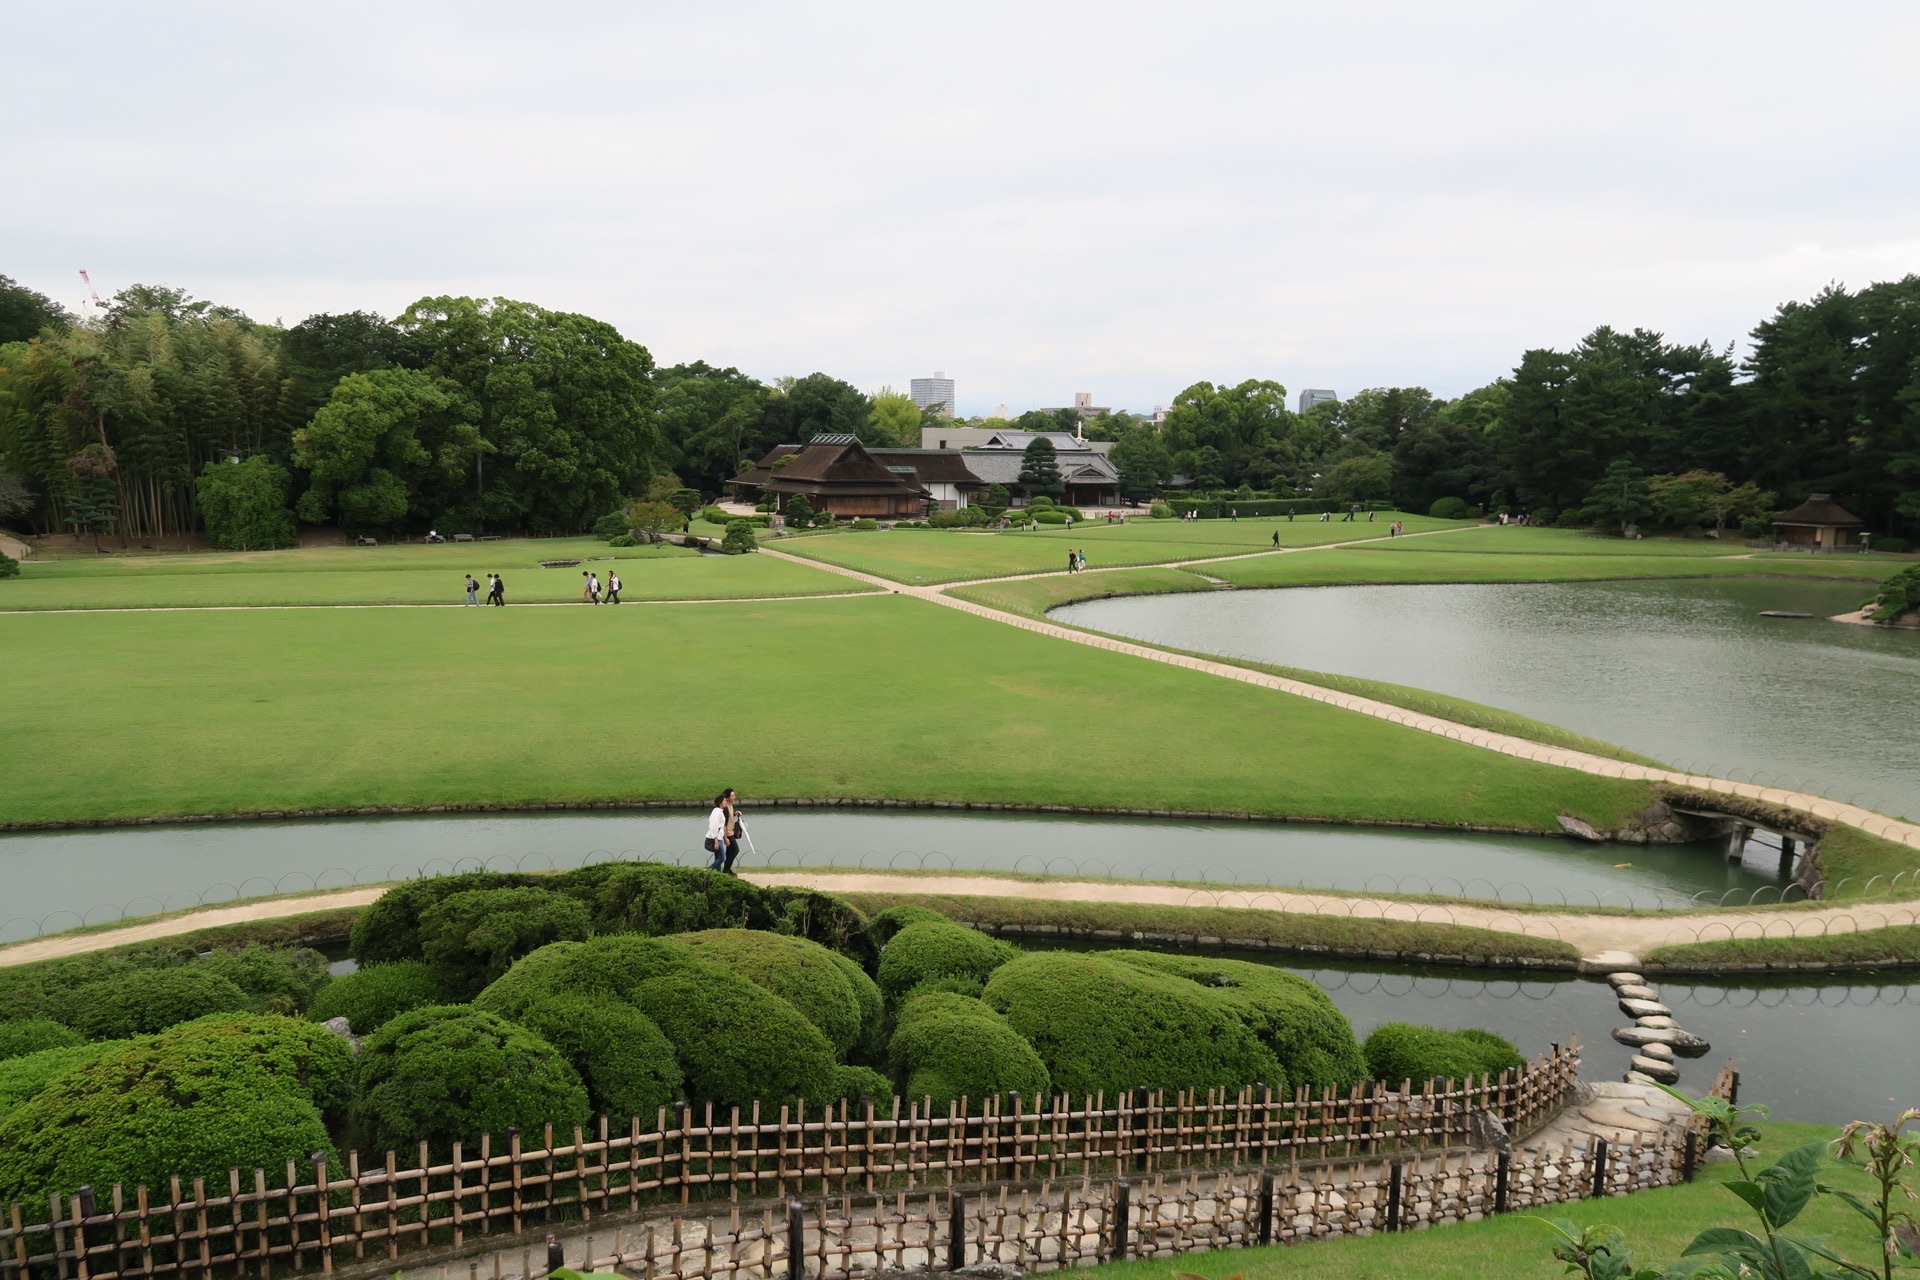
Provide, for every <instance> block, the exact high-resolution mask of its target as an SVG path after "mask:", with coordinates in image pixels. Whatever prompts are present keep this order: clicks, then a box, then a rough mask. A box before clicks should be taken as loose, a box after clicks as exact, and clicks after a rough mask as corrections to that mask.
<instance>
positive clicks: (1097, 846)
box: [0, 809, 1778, 942]
mask: <svg viewBox="0 0 1920 1280" xmlns="http://www.w3.org/2000/svg"><path fill="white" fill-rule="evenodd" d="M704 824H705V815H704V814H701V813H652V814H631V815H629V814H615V813H610V814H568V815H557V814H555V815H548V814H527V815H475V816H470V817H467V816H451V815H449V816H438V815H434V816H420V817H405V818H348V819H337V820H331V821H325V822H277V823H235V824H231V825H228V824H205V823H201V824H194V825H191V826H179V827H161V826H155V827H124V828H103V829H93V830H79V831H62V832H44V833H35V834H29V835H10V836H0V886H4V890H5V892H4V908H3V909H0V942H7V941H13V940H16V939H18V938H22V937H32V936H34V935H35V934H36V933H39V932H51V931H55V930H59V929H67V928H72V927H73V926H75V925H77V924H97V923H100V922H102V921H105V920H113V919H118V918H119V917H121V916H133V915H146V914H152V913H154V912H158V911H171V910H179V909H182V908H185V907H191V906H197V905H199V904H200V903H202V902H214V901H223V900H226V899H230V898H240V897H257V896H261V895H265V894H271V893H281V892H294V891H298V890H302V889H308V888H315V887H327V886H339V885H348V884H354V883H372V882H376V881H382V880H393V879H402V878H406V877H411V876H415V875H421V874H429V875H430V874H434V873H436V872H446V871H451V870H454V869H455V868H460V869H471V868H475V867H482V866H484V867H488V868H492V869H496V870H501V869H511V868H515V867H524V868H527V869H530V870H544V869H549V868H560V867H573V866H579V865H580V864H581V863H583V862H587V861H589V860H594V861H599V860H605V859H607V858H656V859H660V860H663V861H669V862H685V863H698V862H702V861H704V855H702V854H700V853H699V842H700V837H701V835H702V834H703V831H704ZM748 830H749V832H750V834H751V836H752V838H753V843H754V849H753V851H752V852H751V853H749V854H748V855H746V861H745V862H744V863H743V865H745V866H777V867H792V866H827V865H837V866H865V867H871V868H876V869H879V868H899V869H905V870H915V869H926V870H948V869H960V870H981V871H1034V872H1049V873H1052V874H1057V875H1094V876H1127V877H1137V878H1142V879H1156V880H1196V881H1215V882H1231V883H1241V884H1271V885H1274V886H1300V887H1305V888H1328V889H1351V890H1366V891H1370V892H1379V893H1386V892H1405V893H1442V894H1450V895H1456V896H1469V897H1478V898H1500V899H1505V900H1508V901H1516V902H1526V901H1537V902H1548V903H1559V902H1570V903H1578V904H1586V905H1595V904H1604V905H1608V906H1627V905H1640V906H1661V905H1668V906H1677V905H1684V904H1685V903H1687V902H1689V901H1691V900H1693V899H1694V898H1695V896H1696V895H1705V896H1708V897H1711V898H1715V899H1717V898H1718V896H1719V895H1721V894H1723V893H1725V892H1727V891H1728V890H1735V891H1739V892H1741V893H1750V892H1751V891H1753V890H1754V889H1757V888H1759V887H1760V886H1763V885H1768V884H1773V883H1777V881H1776V879H1775V873H1776V872H1777V870H1778V865H1777V864H1778V855H1777V854H1775V855H1773V857H1772V858H1771V860H1770V859H1769V857H1768V853H1767V851H1765V850H1761V849H1758V848H1756V849H1755V850H1754V851H1753V854H1752V859H1751V861H1750V862H1749V863H1748V864H1747V865H1744V866H1728V865H1726V864H1725V863H1724V862H1723V861H1722V860H1721V858H1720V857H1719V856H1718V851H1717V850H1716V849H1714V848H1711V847H1703V846H1684V847H1668V848H1625V847H1619V848H1616V847H1600V848H1596V847H1594V846H1591V845H1585V844H1580V843H1578V842H1576V841H1571V840H1563V839H1557V838H1549V837H1544V836H1485V835H1456V834H1452V833H1447V832H1430V831H1406V830H1400V829H1390V828H1369V827H1315V826H1304V825H1297V824H1281V823H1247V822H1169V821H1151V820H1133V819H1105V818H1070V817H1061V816H1050V815H1032V816H1028V815H1015V814H964V815H963V814H951V813H932V812H920V811H899V810H881V811H863V810H828V811H808V810H796V809H771V810H764V811H761V812H759V813H752V812H751V811H750V813H749V818H748Z"/></svg>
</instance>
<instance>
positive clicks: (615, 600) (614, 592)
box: [607, 569, 620, 604]
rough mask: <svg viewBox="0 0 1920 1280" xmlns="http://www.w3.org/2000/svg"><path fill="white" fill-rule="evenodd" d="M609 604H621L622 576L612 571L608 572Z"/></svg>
mask: <svg viewBox="0 0 1920 1280" xmlns="http://www.w3.org/2000/svg"><path fill="white" fill-rule="evenodd" d="M607 603H608V604H619V603H620V575H619V574H617V573H615V572H614V571H613V570H611V569H609V570H607Z"/></svg>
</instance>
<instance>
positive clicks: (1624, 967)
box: [1587, 951, 1640, 973]
mask: <svg viewBox="0 0 1920 1280" xmlns="http://www.w3.org/2000/svg"><path fill="white" fill-rule="evenodd" d="M1587 963H1588V964H1590V965H1592V966H1593V967H1594V968H1595V969H1598V970H1600V971H1601V972H1602V973H1631V972H1632V971H1633V970H1635V969H1637V968H1639V967H1640V957H1639V956H1637V955H1635V954H1633V952H1631V951H1602V952H1601V953H1600V954H1599V955H1595V956H1588V957H1587ZM1589 972H1591V970H1589Z"/></svg>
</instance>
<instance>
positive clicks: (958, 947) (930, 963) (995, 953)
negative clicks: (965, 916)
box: [877, 920, 1020, 1000]
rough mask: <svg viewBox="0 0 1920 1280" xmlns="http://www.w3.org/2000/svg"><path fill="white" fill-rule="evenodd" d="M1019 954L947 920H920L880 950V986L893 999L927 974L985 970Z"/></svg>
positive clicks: (978, 975)
mask: <svg viewBox="0 0 1920 1280" xmlns="http://www.w3.org/2000/svg"><path fill="white" fill-rule="evenodd" d="M1019 954H1020V948H1018V947H1016V946H1014V945H1013V944H1011V943H1008V942H1002V941H1000V939H998V938H990V937H988V936H987V935H986V934H984V933H981V932H979V931H978V930H976V929H969V928H966V927H965V926H963V925H957V924H954V923H953V922H952V921H950V920H939V921H933V920H922V921H920V922H919V923H918V924H910V925H908V926H907V927H906V928H904V929H902V930H900V932H898V933H896V934H894V935H893V937H892V939H890V940H889V941H888V943H887V945H886V946H885V948H883V949H882V950H881V952H880V969H879V973H878V975H877V976H878V978H879V980H880V990H881V991H882V992H884V993H885V994H886V996H887V998H888V999H889V1000H897V999H898V998H899V997H901V996H903V995H905V994H906V993H907V992H908V991H911V990H912V989H913V988H915V987H917V986H919V985H920V984H921V983H923V982H925V981H927V980H928V979H929V978H973V979H976V980H977V981H980V982H985V981H986V980H987V977H988V975H989V974H991V973H992V972H993V971H994V970H996V969H998V968H999V967H1000V966H1001V965H1003V964H1006V963H1007V962H1008V961H1010V960H1012V959H1014V958H1015V957H1017V956H1018V955H1019Z"/></svg>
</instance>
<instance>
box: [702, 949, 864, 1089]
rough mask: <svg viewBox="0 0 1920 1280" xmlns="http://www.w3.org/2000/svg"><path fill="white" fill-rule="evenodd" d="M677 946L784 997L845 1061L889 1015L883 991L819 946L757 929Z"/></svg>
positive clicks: (844, 960) (837, 955)
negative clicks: (816, 1028)
mask: <svg viewBox="0 0 1920 1280" xmlns="http://www.w3.org/2000/svg"><path fill="white" fill-rule="evenodd" d="M671 941H672V942H673V943H674V945H676V946H681V947H685V948H686V949H687V950H688V951H690V952H692V953H693V954H694V955H695V956H696V957H698V958H699V959H701V960H704V961H706V962H707V963H709V964H716V965H719V966H720V967H721V968H722V969H726V970H728V971H730V972H732V973H737V974H739V975H740V976H741V977H743V978H745V979H746V980H747V981H748V982H751V983H753V984H754V985H755V986H757V987H763V988H765V989H766V990H768V991H771V992H772V993H773V994H774V995H776V996H779V997H780V998H781V999H782V1000H785V1001H786V1002H787V1003H788V1004H790V1005H792V1006H793V1007H794V1008H795V1009H797V1010H799V1011H800V1016H801V1017H803V1018H805V1019H806V1020H807V1021H808V1022H811V1023H812V1024H813V1025H814V1026H815V1027H818V1028H819V1029H820V1033H821V1034H822V1035H824V1036H826V1038H827V1043H828V1044H831V1045H832V1046H833V1051H834V1054H835V1056H837V1057H841V1058H844V1057H846V1056H847V1054H848V1053H849V1052H851V1051H852V1050H853V1049H854V1048H855V1046H857V1045H860V1044H862V1043H870V1042H871V1040H872V1038H873V1036H874V1035H875V1034H876V1033H877V1032H878V1030H879V1025H880V1020H881V1016H882V1014H883V1012H884V1006H883V1002H882V1000H881V996H880V988H879V987H877V986H875V985H874V981H873V979H872V978H869V977H868V976H867V974H866V970H864V969H862V968H861V967H860V966H859V965H857V964H855V963H854V962H853V961H851V960H849V959H847V957H845V956H843V955H841V954H840V953H839V952H837V951H833V950H829V949H828V948H826V947H823V946H821V945H820V944H819V943H817V942H809V941H808V940H807V939H805V938H794V937H788V936H786V935H784V934H778V933H765V932H762V931H760V930H756V929H707V930H703V931H701V932H699V933H683V934H678V935H676V936H675V937H674V938H672V939H671Z"/></svg>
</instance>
